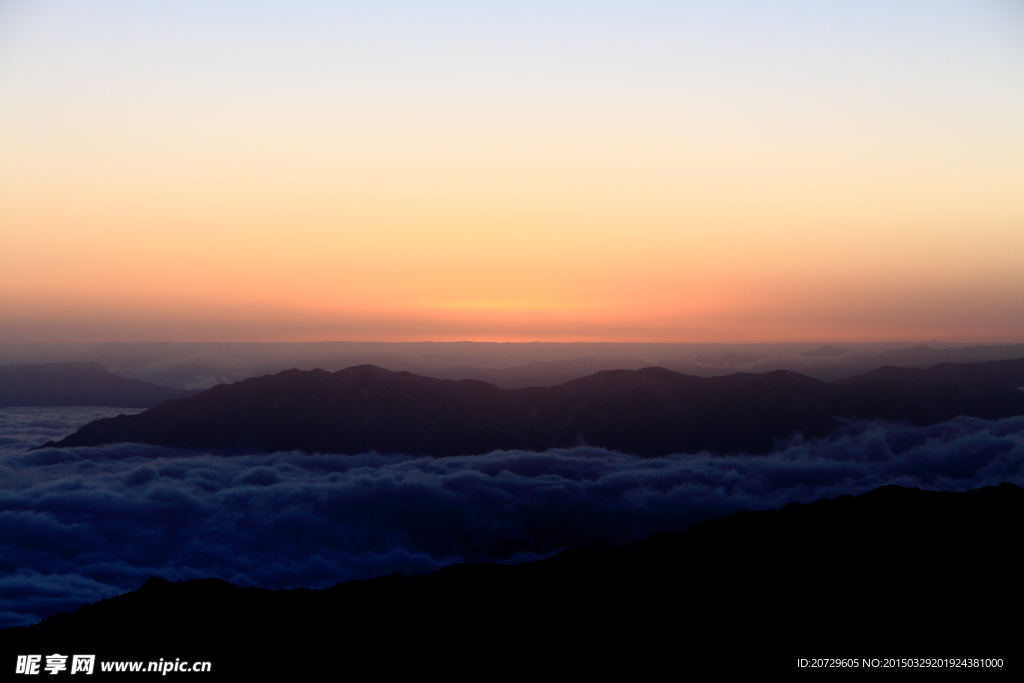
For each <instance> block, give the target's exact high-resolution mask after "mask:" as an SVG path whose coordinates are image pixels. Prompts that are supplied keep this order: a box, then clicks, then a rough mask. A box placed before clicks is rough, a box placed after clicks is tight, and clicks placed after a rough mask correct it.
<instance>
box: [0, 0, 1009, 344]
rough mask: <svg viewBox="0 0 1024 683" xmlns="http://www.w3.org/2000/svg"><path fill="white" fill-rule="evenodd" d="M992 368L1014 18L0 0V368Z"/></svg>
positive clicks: (1000, 336)
mask: <svg viewBox="0 0 1024 683" xmlns="http://www.w3.org/2000/svg"><path fill="white" fill-rule="evenodd" d="M930 339H938V340H943V341H972V342H1006V341H1014V342H1020V341H1024V2H1019V1H1011V0H971V1H969V2H966V1H965V2H950V1H945V0H929V1H927V2H925V1H922V2H905V1H896V2H893V1H885V2H872V1H870V0H867V1H864V0H861V1H857V2H837V1H833V2H822V1H815V2H811V1H806V2H791V1H782V0H780V1H777V2H763V1H756V2H731V1H723V2H645V1H642V0H633V1H630V2H600V1H588V2H563V1H559V0H551V1H545V2H529V1H518V2H487V3H479V2H400V1H395V2H387V3H375V2H210V1H208V0H207V1H202V2H198V1H196V2H194V1H191V0H173V1H168V0H153V1H150V2H145V3H139V2H128V1H126V2H113V1H105V0H94V1H91V2H88V3H83V2H72V1H50V0H33V1H32V2H26V1H20V0H17V1H16V0H6V1H4V0H0V341H7V342H15V341H17V342H22V341H41V342H47V341H50V342H68V341H157V340H168V341H188V340H196V341H215V340H222V341H313V340H377V341H418V340H436V341H446V340H478V341H534V340H540V341H632V342H644V341H651V342H760V341H765V342H767V341H773V342H778V341H917V340H930Z"/></svg>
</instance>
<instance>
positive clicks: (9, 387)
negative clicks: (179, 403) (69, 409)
mask: <svg viewBox="0 0 1024 683" xmlns="http://www.w3.org/2000/svg"><path fill="white" fill-rule="evenodd" d="M194 393H196V392H194V391H186V390H184V389H172V388H170V387H161V386H158V385H156V384H150V383H149V382H143V381H142V380H138V379H128V378H126V377H120V376H119V375H115V374H114V373H112V372H107V371H106V370H104V369H103V367H102V366H101V365H99V364H98V363H33V364H27V365H0V408H7V407H16V406H38V407H53V406H110V407H113V408H152V407H153V406H156V405H159V404H160V403H162V402H164V401H166V400H167V399H170V398H185V397H187V396H191V395H193V394H194Z"/></svg>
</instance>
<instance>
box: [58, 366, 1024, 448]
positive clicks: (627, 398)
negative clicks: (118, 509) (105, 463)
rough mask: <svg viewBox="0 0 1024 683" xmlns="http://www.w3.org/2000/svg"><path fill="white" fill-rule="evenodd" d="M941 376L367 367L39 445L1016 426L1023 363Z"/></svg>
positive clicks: (226, 394)
mask: <svg viewBox="0 0 1024 683" xmlns="http://www.w3.org/2000/svg"><path fill="white" fill-rule="evenodd" d="M951 367H952V369H951V368H950V367H949V366H947V365H940V366H936V367H935V368H932V369H929V370H921V371H915V370H912V369H911V370H908V369H898V368H894V369H888V368H882V369H880V370H878V371H875V372H874V373H869V374H868V375H864V376H861V377H858V378H851V379H849V380H845V381H843V382H839V383H835V384H826V383H824V382H820V381H818V380H815V379H812V378H810V377H805V376H803V375H800V374H798V373H795V372H790V371H787V370H776V371H773V372H767V373H760V374H754V373H736V374H733V375H725V376H721V377H694V376H688V375H682V374H679V373H677V372H673V371H671V370H666V369H664V368H657V367H652V368H643V369H640V370H604V371H601V372H598V373H595V374H593V375H590V376H588V377H583V378H581V379H577V380H573V381H571V382H567V383H565V384H562V385H559V386H555V387H531V388H525V389H499V388H498V387H495V386H493V385H491V384H487V383H486V382H481V381H477V380H441V379H435V378H430V377H421V376H418V375H414V374H412V373H409V372H391V371H388V370H383V369H381V368H378V367H375V366H372V365H362V366H356V367H352V368H348V369H346V370H340V371H338V372H334V373H329V372H327V371H324V370H309V371H302V370H287V371H284V372H280V373H277V374H276V375H268V376H264V377H258V378H251V379H247V380H243V381H242V382H238V383H235V384H229V385H218V386H216V387H213V388H212V389H208V390H207V391H204V392H202V393H201V394H198V395H196V396H193V397H191V398H187V399H181V400H175V401H168V402H166V403H164V404H162V405H160V406H157V407H156V408H153V409H151V410H147V411H145V412H143V413H140V414H138V415H133V416H124V415H122V416H118V417H115V418H107V419H103V420H97V421H95V422H92V423H90V424H88V425H86V426H84V427H82V428H81V429H80V430H78V431H77V432H75V433H74V434H72V435H71V436H68V437H67V438H65V439H63V440H61V441H60V442H57V443H52V442H50V443H48V444H47V445H50V446H60V447H64V446H92V445H99V444H104V443H115V442H140V443H148V444H154V445H163V446H173V447H181V448H205V449H215V450H222V451H225V452H243V451H249V452H252V451H264V452H270V451H277V450H302V451H307V452H331V453H349V454H354V453H363V452H368V451H377V452H380V453H404V454H408V455H432V456H443V455H474V454H480V453H487V452H490V451H494V450H501V449H528V450H547V449H549V448H565V447H571V446H578V445H591V446H599V447H602V448H608V449H612V450H617V451H622V452H625V453H635V454H639V455H644V456H657V455H665V454H668V453H678V452H695V451H701V450H708V451H713V452H766V451H769V450H771V449H772V448H773V447H775V446H776V445H777V443H778V441H779V440H780V439H786V438H789V437H790V436H792V435H793V434H794V433H801V434H803V435H804V436H806V437H821V436H825V435H826V434H828V433H829V432H830V431H831V430H832V429H833V428H834V427H835V426H836V425H837V422H836V419H837V418H845V419H857V418H880V419H888V420H910V421H911V422H914V423H915V424H931V423H934V422H938V421H942V420H947V419H950V418H952V417H956V416H957V415H975V416H978V417H985V418H999V417H1006V416H1009V415H1017V414H1024V391H1019V390H1018V389H1017V388H1016V387H1017V386H1024V359H1021V360H1017V361H995V362H992V363H980V364H961V365H956V366H951Z"/></svg>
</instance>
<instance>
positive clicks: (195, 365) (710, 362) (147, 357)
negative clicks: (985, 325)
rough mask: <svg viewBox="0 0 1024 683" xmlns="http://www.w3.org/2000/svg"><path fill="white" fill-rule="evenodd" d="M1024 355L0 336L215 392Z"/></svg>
mask: <svg viewBox="0 0 1024 683" xmlns="http://www.w3.org/2000/svg"><path fill="white" fill-rule="evenodd" d="M1022 356H1024V344H988V345H970V346H965V345H962V344H961V345H957V344H949V343H940V342H929V343H928V344H927V345H924V344H909V343H857V344H845V343H835V344H824V345H822V344H808V343H789V344H615V343H568V344H559V343H549V342H537V343H491V342H408V343H387V342H300V343H298V342H280V343H256V342H219V343H214V342H135V343H125V342H116V343H115V342H110V343H104V344H84V343H83V344H29V343H20V344H15V343H0V363H40V362H44V361H47V362H53V361H92V362H96V363H99V364H100V365H102V366H103V367H104V368H106V369H107V370H109V371H111V372H114V373H117V374H119V375H121V376H122V377H133V378H136V379H141V380H145V381H147V382H151V383H154V384H159V385H162V386H169V387H177V388H179V389H209V388H210V387H212V386H214V385H216V384H223V383H229V382H239V381H241V380H243V379H247V378H249V377H258V376H262V375H268V374H273V373H277V372H281V371H283V370H289V369H291V368H297V369H299V370H312V369H314V368H322V369H324V370H329V371H332V372H333V371H336V370H343V369H345V368H349V367H353V366H356V365H376V366H378V367H381V368H385V369H387V370H394V371H396V372H398V371H406V372H413V373H415V374H417V375H423V376H426V377H437V378H439V379H478V380H482V381H484V382H489V383H491V384H494V385H496V386H499V387H501V388H503V389H520V388H523V387H531V386H555V385H558V384H562V383H564V382H568V381H570V380H573V379H579V378H580V377H585V376H587V375H592V374H594V373H595V372H599V371H601V370H621V369H625V370H638V369H640V368H646V367H653V366H657V367H663V368H668V369H669V370H675V371H676V372H681V373H683V374H686V375H696V376H699V377H715V376H721V375H728V374H733V373H737V372H757V373H760V372H770V371H772V370H792V371H793V372H799V373H800V374H803V375H807V376H808V377H814V378H815V379H820V380H822V381H829V382H830V381H834V380H837V379H843V378H847V377H853V376H854V375H858V374H861V373H863V372H867V371H869V370H873V369H875V368H878V367H881V366H884V365H894V366H903V367H919V368H926V367H931V366H932V365H935V364H937V363H980V362H986V361H993V360H1011V359H1014V358H1020V357H1022Z"/></svg>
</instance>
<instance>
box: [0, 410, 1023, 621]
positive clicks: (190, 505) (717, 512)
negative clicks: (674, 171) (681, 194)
mask: <svg viewBox="0 0 1024 683" xmlns="http://www.w3.org/2000/svg"><path fill="white" fill-rule="evenodd" d="M118 412H136V411H128V410H117V409H106V408H9V409H2V410H0V626H16V625H25V624H31V623H34V622H36V621H38V620H39V619H41V618H42V617H44V616H47V615H49V614H53V613H55V612H59V611H62V610H65V609H74V608H76V607H78V606H80V605H82V604H84V603H86V602H91V601H95V600H99V599H102V598H105V597H109V596H111V595H115V594H117V593H120V592H124V591H126V590H131V589H134V588H136V587H138V586H139V585H140V584H141V583H142V582H143V581H145V580H146V579H147V578H148V577H150V576H153V575H158V576H162V577H165V578H168V579H171V580H182V579H191V578H200V577H220V578H223V579H226V580H228V581H231V582H233V583H235V584H238V585H242V586H252V585H259V586H267V587H273V588H276V587H293V586H306V587H310V588H314V587H323V586H330V585H333V584H335V583H337V582H339V581H345V580H349V579H355V578H366V577H372V576H378V575H382V574H389V573H391V572H396V571H397V572H401V573H403V574H424V573H428V572H430V571H433V570H435V569H437V568H440V567H442V566H445V565H448V564H452V563H455V562H463V561H469V562H483V561H500V562H520V561H527V560H531V559H538V558H542V557H545V556H548V555H550V554H552V553H554V552H557V551H558V550H560V549H562V548H566V547H574V546H581V545H607V544H615V545H619V544H625V543H629V542H631V541H635V540H638V539H640V538H643V537H645V536H648V535H650V534H652V533H654V532H657V531H664V530H679V529H683V528H685V527H687V526H690V525H693V524H696V523H700V522H703V521H706V520H709V519H714V518H716V517H720V516H722V515H725V514H729V513H732V512H736V511H738V510H742V509H749V510H758V509H768V508H778V507H780V506H782V505H785V504H786V503H789V502H793V501H796V502H811V501H814V500H817V499H819V498H824V497H834V496H837V495H841V494H846V493H851V494H859V493H863V492H865V491H868V490H870V489H872V488H875V487H877V486H880V485H883V484H899V485H903V486H918V487H922V488H929V489H940V490H956V491H959V490H967V489H971V488H976V487H979V486H985V485H990V484H999V483H1001V482H1004V481H1009V482H1013V483H1016V484H1018V485H1024V417H1018V418H1010V419H1005V420H999V421H987V420H980V419H974V418H958V419H955V420H951V421H949V422H945V423H942V424H939V425H934V426H931V427H912V426H906V425H892V424H880V423H860V424H851V425H849V426H848V427H846V428H845V429H843V430H842V431H840V432H837V433H836V434H834V435H832V436H831V437H830V438H828V439H823V440H816V441H801V440H799V439H796V440H793V441H791V442H789V443H788V444H787V445H785V446H783V447H780V448H779V449H778V450H777V451H776V452H774V453H772V454H770V455H760V456H746V455H737V456H725V457H720V456H713V455H709V454H680V455H673V456H668V457H664V458H653V459H643V458H637V457H633V456H628V455H623V454H621V453H615V452H611V451H606V450H602V449H597V448H587V447H581V448H573V449H565V450H553V451H548V452H545V453H536V452H524V451H498V452H494V453H490V454H487V455H481V456H460V457H449V458H413V457H404V456H381V455H377V454H365V455H359V456H343V455H322V454H321V455H308V454H305V453H272V454H262V455H244V456H232V457H223V456H219V455H215V454H210V453H203V452H195V451H185V450H177V449H169V448H160V447H153V446H144V445H138V444H119V445H114V446H104V447H95V448H72V449H53V448H47V449H41V450H35V451H26V450H25V449H26V448H28V447H31V446H37V445H39V444H41V443H43V442H45V441H46V440H48V439H55V438H60V437H62V436H64V435H66V434H68V433H69V432H71V431H73V430H74V429H75V428H77V427H78V426H80V425H81V424H84V423H85V422H88V421H89V420H92V419H96V418H97V417H104V416H109V415H113V414H117V413H118Z"/></svg>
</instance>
